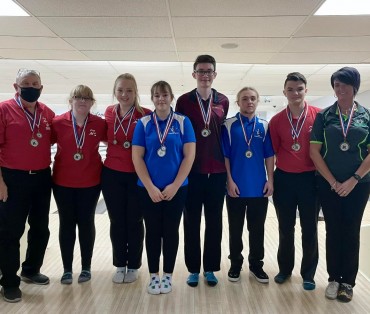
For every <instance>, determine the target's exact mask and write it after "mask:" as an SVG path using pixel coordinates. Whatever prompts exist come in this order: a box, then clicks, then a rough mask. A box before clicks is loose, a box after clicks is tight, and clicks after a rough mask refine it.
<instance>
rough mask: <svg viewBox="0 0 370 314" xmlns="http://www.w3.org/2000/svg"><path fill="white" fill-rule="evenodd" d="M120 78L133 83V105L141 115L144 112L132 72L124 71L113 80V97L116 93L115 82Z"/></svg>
mask: <svg viewBox="0 0 370 314" xmlns="http://www.w3.org/2000/svg"><path fill="white" fill-rule="evenodd" d="M121 80H129V81H131V82H132V83H133V84H134V90H135V100H134V106H135V108H136V110H137V111H139V112H140V113H141V114H142V115H144V114H145V112H144V110H143V108H142V107H141V106H140V97H139V91H138V89H137V83H136V80H135V77H134V76H133V75H132V74H130V73H124V74H121V75H119V76H118V77H117V78H116V80H115V81H114V85H113V98H114V97H115V95H116V88H117V84H118V82H119V81H121Z"/></svg>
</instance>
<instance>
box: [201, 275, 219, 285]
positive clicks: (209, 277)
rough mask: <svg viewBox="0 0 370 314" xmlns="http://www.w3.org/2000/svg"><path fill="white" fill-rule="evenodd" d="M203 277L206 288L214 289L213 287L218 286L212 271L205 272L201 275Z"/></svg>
mask: <svg viewBox="0 0 370 314" xmlns="http://www.w3.org/2000/svg"><path fill="white" fill-rule="evenodd" d="M203 276H204V278H205V280H206V281H207V284H208V286H210V287H214V286H215V285H217V284H218V280H217V278H216V276H215V274H214V273H213V271H205V272H204V273H203Z"/></svg>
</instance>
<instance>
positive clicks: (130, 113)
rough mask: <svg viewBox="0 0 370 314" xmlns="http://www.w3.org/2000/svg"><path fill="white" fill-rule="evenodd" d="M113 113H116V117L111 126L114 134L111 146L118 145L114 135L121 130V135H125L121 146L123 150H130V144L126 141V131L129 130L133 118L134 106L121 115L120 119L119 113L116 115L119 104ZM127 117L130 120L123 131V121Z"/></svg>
mask: <svg viewBox="0 0 370 314" xmlns="http://www.w3.org/2000/svg"><path fill="white" fill-rule="evenodd" d="M115 111H116V116H115V118H114V126H113V133H114V140H113V144H114V145H116V144H117V143H118V141H117V140H116V135H117V132H118V130H119V129H120V128H121V129H122V131H123V134H125V137H126V141H125V142H123V144H122V146H123V147H124V148H130V146H131V143H130V142H129V141H128V140H127V134H128V130H129V129H130V125H131V120H132V117H133V115H134V112H135V106H131V108H130V109H129V110H128V111H127V112H126V113H125V114H124V115H123V117H122V118H120V116H119V113H118V112H119V104H117V106H116V107H115ZM128 116H130V120H129V121H128V124H127V128H126V129H125V128H124V127H123V121H124V120H125V119H126V117H128Z"/></svg>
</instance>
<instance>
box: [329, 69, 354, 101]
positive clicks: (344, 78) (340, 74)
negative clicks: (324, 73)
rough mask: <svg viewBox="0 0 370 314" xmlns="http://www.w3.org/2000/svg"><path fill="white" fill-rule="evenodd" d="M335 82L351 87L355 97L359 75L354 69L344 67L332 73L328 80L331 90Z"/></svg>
mask: <svg viewBox="0 0 370 314" xmlns="http://www.w3.org/2000/svg"><path fill="white" fill-rule="evenodd" d="M335 80H337V81H339V82H342V83H344V84H348V85H351V86H352V87H353V94H354V95H355V96H356V94H357V92H358V90H359V89H360V84H361V77H360V73H359V72H358V71H357V69H355V68H352V67H344V68H341V69H339V70H338V71H336V72H334V73H333V74H332V76H331V78H330V83H331V87H333V88H334V81H335Z"/></svg>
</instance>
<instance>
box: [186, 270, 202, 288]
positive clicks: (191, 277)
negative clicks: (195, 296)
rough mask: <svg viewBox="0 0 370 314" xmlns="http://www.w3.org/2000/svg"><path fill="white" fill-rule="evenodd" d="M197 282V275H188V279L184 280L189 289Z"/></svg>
mask: <svg viewBox="0 0 370 314" xmlns="http://www.w3.org/2000/svg"><path fill="white" fill-rule="evenodd" d="M198 282H199V273H190V275H189V277H188V279H187V280H186V283H187V284H188V285H189V286H190V287H196V286H197V285H198Z"/></svg>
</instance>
